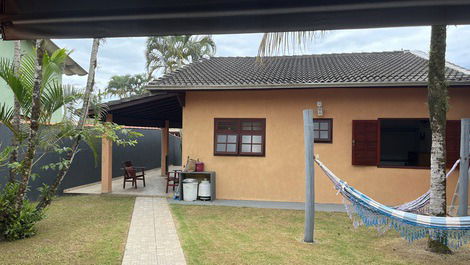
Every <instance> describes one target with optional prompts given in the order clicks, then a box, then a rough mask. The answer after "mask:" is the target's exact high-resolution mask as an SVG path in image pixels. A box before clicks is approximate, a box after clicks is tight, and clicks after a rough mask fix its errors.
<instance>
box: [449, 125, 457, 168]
mask: <svg viewBox="0 0 470 265" xmlns="http://www.w3.org/2000/svg"><path fill="white" fill-rule="evenodd" d="M446 127H447V128H446V154H447V156H446V160H447V162H446V166H447V167H452V165H454V163H455V161H457V160H458V159H459V158H460V121H459V120H449V121H447V125H446Z"/></svg>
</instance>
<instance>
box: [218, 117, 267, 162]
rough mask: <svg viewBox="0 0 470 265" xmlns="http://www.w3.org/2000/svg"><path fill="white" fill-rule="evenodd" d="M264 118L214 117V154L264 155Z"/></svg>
mask: <svg viewBox="0 0 470 265" xmlns="http://www.w3.org/2000/svg"><path fill="white" fill-rule="evenodd" d="M265 135H266V119H234V118H216V119H214V155H240V156H264V154H265V137H266V136H265Z"/></svg>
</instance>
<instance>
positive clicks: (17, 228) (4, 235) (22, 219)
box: [0, 183, 44, 241]
mask: <svg viewBox="0 0 470 265" xmlns="http://www.w3.org/2000/svg"><path fill="white" fill-rule="evenodd" d="M18 189H19V184H18V183H8V184H6V185H5V187H4V188H3V190H1V191H0V239H3V240H8V241H12V240H17V239H22V238H27V237H31V236H33V235H35V233H36V227H35V225H36V223H37V222H39V221H40V220H41V219H42V218H43V217H44V214H43V212H42V211H37V210H36V207H35V205H34V204H33V203H31V202H30V201H29V200H28V199H24V200H23V206H22V207H21V209H20V210H19V211H17V210H16V207H15V198H16V195H17V194H18Z"/></svg>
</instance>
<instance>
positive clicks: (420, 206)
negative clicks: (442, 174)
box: [393, 159, 460, 214]
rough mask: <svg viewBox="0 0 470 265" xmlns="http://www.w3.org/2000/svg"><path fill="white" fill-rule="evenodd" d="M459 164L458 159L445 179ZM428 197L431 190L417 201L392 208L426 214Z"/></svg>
mask: <svg viewBox="0 0 470 265" xmlns="http://www.w3.org/2000/svg"><path fill="white" fill-rule="evenodd" d="M459 163H460V159H459V160H457V161H455V163H454V165H453V166H452V168H451V169H450V170H449V172H447V174H446V178H448V177H449V176H450V174H452V172H453V171H454V170H455V169H456V168H457V166H458V165H459ZM430 195H431V190H428V191H427V192H426V193H424V194H423V195H421V196H419V197H418V198H417V199H415V200H413V201H410V202H407V203H404V204H402V205H398V206H395V207H393V208H395V209H397V210H401V211H404V212H412V213H420V214H427V213H428V211H429V207H428V206H429V201H430V199H431V197H430Z"/></svg>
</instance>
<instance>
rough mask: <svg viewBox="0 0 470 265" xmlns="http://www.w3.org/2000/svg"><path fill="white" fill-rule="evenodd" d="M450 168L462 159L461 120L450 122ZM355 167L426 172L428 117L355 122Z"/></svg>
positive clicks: (353, 162)
mask: <svg viewBox="0 0 470 265" xmlns="http://www.w3.org/2000/svg"><path fill="white" fill-rule="evenodd" d="M446 127H447V130H446V156H447V165H446V166H447V167H451V166H452V165H453V164H454V162H455V161H456V160H457V159H459V152H458V150H459V148H460V121H458V120H448V121H447V126H446ZM352 138H353V139H352V164H353V165H361V166H378V167H394V168H418V169H425V168H429V166H430V156H431V129H430V125H429V119H427V118H379V119H378V120H353V123H352Z"/></svg>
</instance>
